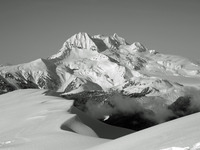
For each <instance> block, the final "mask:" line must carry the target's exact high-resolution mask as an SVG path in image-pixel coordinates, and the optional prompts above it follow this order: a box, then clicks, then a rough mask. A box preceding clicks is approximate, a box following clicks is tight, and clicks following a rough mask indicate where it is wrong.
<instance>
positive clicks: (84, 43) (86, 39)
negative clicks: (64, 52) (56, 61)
mask: <svg viewBox="0 0 200 150" xmlns="http://www.w3.org/2000/svg"><path fill="white" fill-rule="evenodd" d="M72 47H76V48H81V49H92V50H96V49H97V46H96V44H95V43H94V42H93V40H92V38H91V36H90V35H89V34H88V33H86V32H79V33H78V34H75V35H73V36H72V37H70V38H69V39H68V40H67V41H66V42H65V43H64V45H63V48H65V49H66V48H70V49H72Z"/></svg>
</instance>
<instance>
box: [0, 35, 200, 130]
mask: <svg viewBox="0 0 200 150" xmlns="http://www.w3.org/2000/svg"><path fill="white" fill-rule="evenodd" d="M191 83H192V84H194V83H195V84H196V86H198V84H199V83H200V65H199V64H198V63H195V62H192V61H190V60H189V59H187V58H183V57H180V56H174V55H167V54H162V53H159V52H158V51H156V50H151V49H150V50H149V49H147V48H146V47H145V46H144V45H142V44H141V43H139V42H134V43H132V44H129V43H127V42H126V40H125V39H124V38H122V37H120V36H118V35H117V34H116V33H115V34H114V35H112V36H105V35H94V36H90V35H89V34H87V33H84V32H80V33H78V34H75V35H73V36H72V37H70V38H69V39H67V40H66V41H65V42H64V44H63V46H62V48H61V49H60V50H59V51H58V52H57V53H56V54H54V55H52V56H49V57H48V58H46V59H44V58H40V59H37V60H34V61H32V62H29V63H25V64H19V65H9V66H8V65H5V66H4V65H2V66H0V93H1V94H3V93H7V92H10V91H14V90H17V89H27V88H36V89H47V90H51V91H55V92H58V93H59V94H60V95H61V96H62V97H64V98H67V99H69V98H70V99H76V102H75V103H74V104H75V105H76V106H77V107H78V108H79V109H81V110H82V111H84V112H86V113H87V114H89V115H91V116H92V117H95V118H98V119H101V120H102V121H105V122H107V123H110V124H114V125H116V124H117V125H119V124H120V125H121V126H122V127H124V122H126V121H128V122H130V120H133V119H135V118H137V119H136V120H137V121H138V122H137V123H135V124H137V125H138V123H139V124H141V123H143V122H147V124H149V125H148V126H151V125H155V124H157V123H161V122H164V121H168V120H171V119H173V118H177V117H180V116H184V115H188V114H191V113H193V112H198V111H199V108H200V107H198V108H195V111H193V110H191V109H189V108H188V109H189V110H190V111H189V112H187V113H186V114H181V115H180V113H179V109H182V107H180V106H179V105H178V104H179V101H180V97H186V99H188V101H189V102H191V104H195V103H196V101H195V100H196V98H195V97H194V98H193V96H194V95H195V94H196V93H198V92H199V91H198V90H197V89H196V88H195V90H194V91H195V94H193V95H192V92H193V90H191V89H190V88H188V87H187V85H189V84H191ZM186 104H187V103H186ZM189 106H190V105H189ZM189 106H188V107H189ZM197 106H198V105H197ZM185 109H187V108H185ZM180 111H182V110H180ZM190 112H191V113H190ZM177 115H178V116H177ZM119 118H124V119H123V120H124V121H122V122H116V121H117V120H119ZM152 118H153V122H152ZM106 120H107V121H106ZM130 126H133V124H132V123H131V124H130ZM139 126H140V125H139ZM129 128H131V127H129ZM144 128H146V126H144ZM131 129H134V130H138V128H135V126H134V128H131Z"/></svg>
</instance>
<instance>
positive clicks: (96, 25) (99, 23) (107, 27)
mask: <svg viewBox="0 0 200 150" xmlns="http://www.w3.org/2000/svg"><path fill="white" fill-rule="evenodd" d="M78 32H87V33H89V34H90V35H94V34H105V35H112V34H114V33H117V34H118V35H120V36H122V37H124V38H125V39H127V41H128V42H129V43H132V42H135V41H138V42H141V43H143V44H144V45H145V46H146V47H147V48H149V49H155V50H157V51H159V52H161V53H166V54H176V55H181V56H184V57H187V58H190V59H196V60H200V0H0V64H6V63H11V64H18V63H25V62H29V61H32V60H35V59H37V58H47V57H48V56H50V55H53V54H55V53H56V52H57V51H58V50H59V49H60V48H61V47H62V44H63V43H64V41H65V40H66V39H67V38H69V37H71V36H72V35H74V34H75V33H78Z"/></svg>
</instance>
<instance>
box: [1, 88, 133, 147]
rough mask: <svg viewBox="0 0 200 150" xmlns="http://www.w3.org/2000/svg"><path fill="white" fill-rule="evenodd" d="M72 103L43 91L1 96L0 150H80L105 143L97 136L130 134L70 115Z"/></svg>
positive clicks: (80, 113)
mask: <svg viewBox="0 0 200 150" xmlns="http://www.w3.org/2000/svg"><path fill="white" fill-rule="evenodd" d="M72 104H73V101H72V100H66V99H63V98H59V97H55V96H47V95H46V94H45V90H33V89H28V90H17V91H14V92H10V93H8V94H4V95H1V96H0V149H14V150H15V149H16V150H17V149H18V150H22V149H26V150H29V149H34V150H35V149H37V150H44V149H45V150H46V149H48V150H55V149H58V150H62V149H63V150H64V149H70V150H83V149H86V148H89V147H93V146H95V145H98V144H102V143H105V142H108V141H109V140H107V139H102V138H98V136H101V137H104V138H105V137H107V138H108V137H110V138H117V137H120V136H123V135H126V134H128V133H131V132H132V131H130V130H127V129H122V128H118V127H112V126H109V125H106V124H103V123H101V122H99V121H97V120H94V119H92V118H89V117H87V116H86V115H85V114H84V113H82V112H80V111H75V110H74V111H73V113H75V114H72V113H70V108H71V106H72ZM87 124H88V125H89V126H88V125H87ZM113 132H114V133H115V134H113ZM100 133H101V134H100ZM113 135H114V136H113Z"/></svg>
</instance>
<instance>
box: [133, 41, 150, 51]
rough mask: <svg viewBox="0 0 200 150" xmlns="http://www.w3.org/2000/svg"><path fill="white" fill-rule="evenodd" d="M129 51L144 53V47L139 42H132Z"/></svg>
mask: <svg viewBox="0 0 200 150" xmlns="http://www.w3.org/2000/svg"><path fill="white" fill-rule="evenodd" d="M130 47H131V49H132V50H134V51H138V52H146V50H147V49H146V48H145V47H144V45H142V44H141V43H140V42H134V43H133V44H131V46H130Z"/></svg>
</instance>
